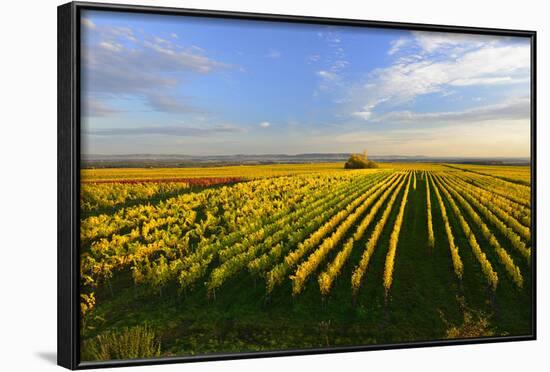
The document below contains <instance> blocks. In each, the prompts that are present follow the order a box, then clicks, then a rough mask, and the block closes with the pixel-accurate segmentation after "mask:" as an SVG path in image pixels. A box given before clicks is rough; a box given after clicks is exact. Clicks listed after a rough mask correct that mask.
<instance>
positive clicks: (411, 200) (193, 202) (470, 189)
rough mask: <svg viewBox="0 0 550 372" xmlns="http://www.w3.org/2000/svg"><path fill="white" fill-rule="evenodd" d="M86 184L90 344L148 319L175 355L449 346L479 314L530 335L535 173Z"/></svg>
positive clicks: (98, 179) (385, 173) (188, 177)
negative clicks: (431, 342) (446, 341)
mask: <svg viewBox="0 0 550 372" xmlns="http://www.w3.org/2000/svg"><path fill="white" fill-rule="evenodd" d="M82 179H83V183H82V187H81V217H82V218H81V231H80V242H81V252H80V253H81V260H80V261H81V265H80V272H81V312H82V316H83V328H82V335H83V339H84V341H86V339H91V338H93V337H94V336H96V335H98V334H100V333H101V332H102V331H105V330H110V329H116V328H117V327H121V326H132V325H140V324H142V323H143V322H144V320H147V322H148V323H149V324H150V325H151V326H152V327H153V328H154V329H156V330H157V332H158V333H159V334H160V335H161V338H162V340H163V342H162V344H163V349H164V350H167V352H168V353H169V354H170V355H174V354H175V355H181V354H193V353H201V352H222V351H223V352H227V351H233V350H240V351H242V350H272V349H282V348H303V347H319V346H345V345H353V344H372V343H381V342H403V341H414V340H424V339H441V338H445V337H446V334H447V331H448V329H449V328H450V327H451V326H454V327H460V326H462V325H464V323H465V322H466V320H465V319H466V318H467V314H469V315H468V316H470V315H471V314H475V315H477V316H482V315H480V314H483V316H486V317H487V318H488V319H489V322H490V324H491V328H490V330H484V331H483V332H484V334H481V335H493V334H497V335H501V334H502V335H504V334H507V335H511V334H524V333H528V332H529V330H530V326H531V323H530V322H531V317H530V314H531V310H530V307H529V304H530V298H531V256H532V247H531V244H532V236H531V190H530V175H529V168H528V167H519V166H517V167H499V166H466V165H455V164H452V165H451V164H449V165H444V164H396V163H388V164H382V166H381V167H380V168H378V169H369V170H367V169H365V170H346V171H344V170H343V169H341V165H335V164H329V163H327V164H321V165H315V164H298V165H269V166H267V165H266V166H242V167H239V166H236V167H219V168H201V169H192V168H187V169H180V170H172V171H170V170H163V169H150V170H149V169H128V170H116V171H115V170H113V169H104V170H103V169H97V170H84V171H83V174H82ZM209 179H210V180H209ZM162 180H164V181H162ZM220 330H221V331H220ZM483 332H482V333H483ZM294 335H296V336H294Z"/></svg>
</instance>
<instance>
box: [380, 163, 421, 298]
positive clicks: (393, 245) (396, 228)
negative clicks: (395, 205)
mask: <svg viewBox="0 0 550 372" xmlns="http://www.w3.org/2000/svg"><path fill="white" fill-rule="evenodd" d="M413 175H414V172H413ZM415 179H416V178H415ZM410 184H411V178H410V176H409V180H408V182H407V186H406V187H405V193H404V194H403V199H402V200H401V205H400V206H399V212H398V214H397V217H396V219H395V221H394V225H393V231H392V233H391V235H390V244H389V247H388V253H387V255H386V262H385V265H384V294H385V296H386V298H387V297H388V293H389V291H390V288H391V285H392V282H393V270H394V266H395V255H396V253H397V243H398V242H399V233H400V232H401V226H402V225H403V216H404V215H405V206H406V205H407V200H408V196H409V187H410Z"/></svg>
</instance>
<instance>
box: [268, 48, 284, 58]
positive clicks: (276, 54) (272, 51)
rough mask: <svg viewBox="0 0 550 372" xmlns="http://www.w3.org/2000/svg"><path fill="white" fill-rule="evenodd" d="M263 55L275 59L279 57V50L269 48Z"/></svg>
mask: <svg viewBox="0 0 550 372" xmlns="http://www.w3.org/2000/svg"><path fill="white" fill-rule="evenodd" d="M265 56H266V58H272V59H277V58H281V52H279V51H278V50H276V49H269V51H268V52H267V54H266V55H265Z"/></svg>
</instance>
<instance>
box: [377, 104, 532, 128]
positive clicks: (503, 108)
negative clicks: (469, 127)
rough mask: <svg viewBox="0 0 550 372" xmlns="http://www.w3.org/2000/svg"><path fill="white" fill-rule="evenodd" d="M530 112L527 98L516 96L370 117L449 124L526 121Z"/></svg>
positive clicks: (395, 121) (394, 120)
mask: <svg viewBox="0 0 550 372" xmlns="http://www.w3.org/2000/svg"><path fill="white" fill-rule="evenodd" d="M530 114H531V101H530V99H529V98H516V99H510V100H506V101H504V102H500V103H497V104H493V105H486V106H481V107H475V108H470V109H466V110H460V111H451V112H411V111H393V112H389V113H386V114H383V115H379V116H377V117H376V118H374V119H372V121H373V122H385V123H392V124H417V123H422V124H423V125H429V124H449V123H460V124H466V123H479V122H483V121H489V120H501V121H510V120H525V121H528V120H529V117H530Z"/></svg>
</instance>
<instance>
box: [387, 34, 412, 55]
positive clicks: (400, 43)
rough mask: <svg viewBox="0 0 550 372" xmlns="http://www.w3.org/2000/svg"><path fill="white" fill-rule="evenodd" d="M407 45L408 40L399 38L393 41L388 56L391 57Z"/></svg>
mask: <svg viewBox="0 0 550 372" xmlns="http://www.w3.org/2000/svg"><path fill="white" fill-rule="evenodd" d="M408 43H409V39H407V38H404V37H402V38H399V39H397V40H393V41H392V42H391V48H390V50H389V51H388V54H389V55H393V54H395V53H397V52H399V50H401V48H403V47H404V46H405V45H407V44H408Z"/></svg>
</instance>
